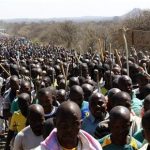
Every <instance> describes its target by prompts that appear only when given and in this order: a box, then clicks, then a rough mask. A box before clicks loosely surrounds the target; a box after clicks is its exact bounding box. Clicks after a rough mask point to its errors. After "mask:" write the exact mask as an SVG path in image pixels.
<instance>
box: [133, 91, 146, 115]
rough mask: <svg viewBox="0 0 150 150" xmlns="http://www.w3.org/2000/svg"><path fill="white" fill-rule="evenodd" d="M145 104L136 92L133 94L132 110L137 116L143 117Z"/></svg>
mask: <svg viewBox="0 0 150 150" xmlns="http://www.w3.org/2000/svg"><path fill="white" fill-rule="evenodd" d="M142 106H143V103H142V101H141V100H139V99H138V98H136V95H135V92H133V93H132V102H131V109H132V110H133V111H134V112H135V114H136V115H137V116H140V115H141V109H142Z"/></svg>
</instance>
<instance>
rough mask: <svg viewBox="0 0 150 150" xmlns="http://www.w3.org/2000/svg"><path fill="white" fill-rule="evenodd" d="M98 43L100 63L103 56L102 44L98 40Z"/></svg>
mask: <svg viewBox="0 0 150 150" xmlns="http://www.w3.org/2000/svg"><path fill="white" fill-rule="evenodd" d="M98 43H99V51H100V56H101V59H102V61H103V62H104V54H103V50H102V43H101V40H100V39H98Z"/></svg>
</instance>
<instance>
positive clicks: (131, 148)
mask: <svg viewBox="0 0 150 150" xmlns="http://www.w3.org/2000/svg"><path fill="white" fill-rule="evenodd" d="M99 142H100V144H101V146H102V148H103V150H138V149H139V148H141V146H142V144H141V143H140V142H138V141H137V140H136V139H134V138H133V137H131V139H130V143H129V144H125V145H123V146H120V145H115V144H113V143H112V142H111V138H110V135H107V136H105V137H104V138H102V139H100V140H99Z"/></svg>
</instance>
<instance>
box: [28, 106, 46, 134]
mask: <svg viewBox="0 0 150 150" xmlns="http://www.w3.org/2000/svg"><path fill="white" fill-rule="evenodd" d="M44 120H45V118H44V109H43V107H42V106H41V105H39V104H32V105H31V106H30V107H29V115H28V121H29V125H30V127H31V129H32V131H33V132H34V134H35V135H37V136H40V135H41V134H42V130H43V124H44Z"/></svg>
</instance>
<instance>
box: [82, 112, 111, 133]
mask: <svg viewBox="0 0 150 150" xmlns="http://www.w3.org/2000/svg"><path fill="white" fill-rule="evenodd" d="M108 117H109V114H108V113H107V114H106V117H105V119H107V118H108ZM105 119H104V120H105ZM99 123H100V121H99V120H96V119H95V117H94V116H93V115H92V114H91V113H90V115H89V116H88V117H86V118H84V119H83V122H82V127H81V128H82V129H83V130H84V131H86V132H88V133H89V134H90V135H92V136H95V130H96V127H97V125H98V124H99Z"/></svg>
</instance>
